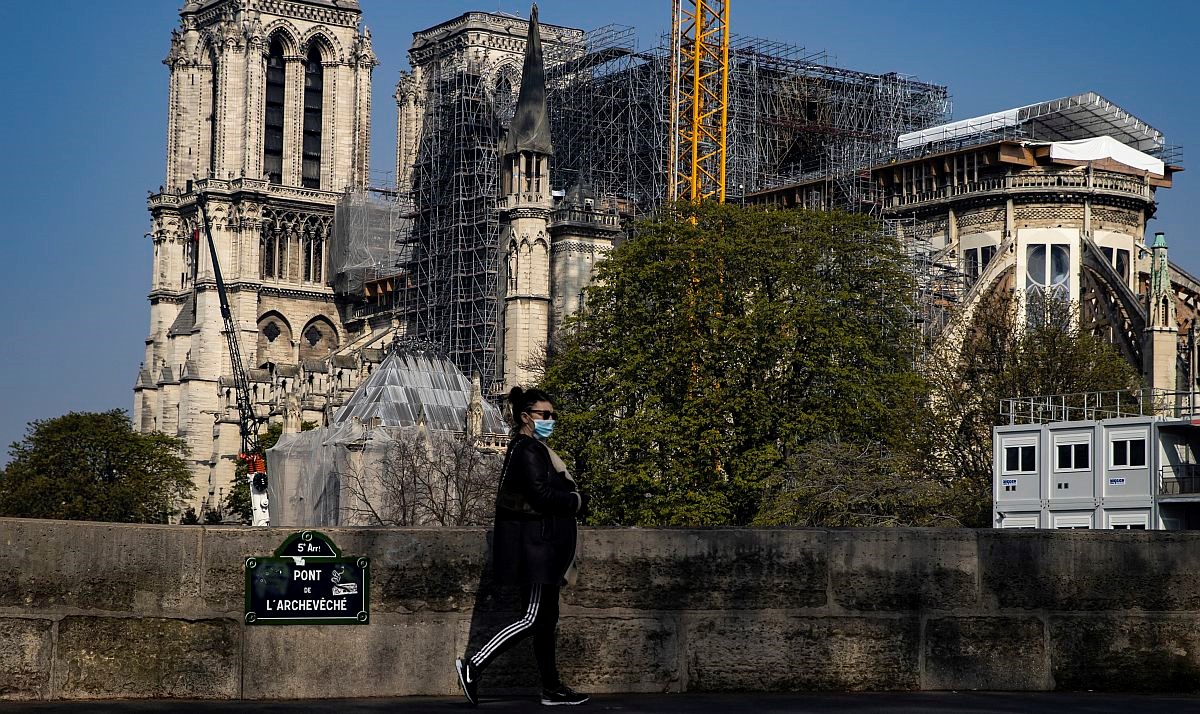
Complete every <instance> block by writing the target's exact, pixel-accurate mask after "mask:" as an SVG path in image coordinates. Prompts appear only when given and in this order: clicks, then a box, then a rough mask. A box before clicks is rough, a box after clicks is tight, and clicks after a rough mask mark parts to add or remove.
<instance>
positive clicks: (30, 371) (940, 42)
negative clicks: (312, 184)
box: [0, 0, 1200, 463]
mask: <svg viewBox="0 0 1200 714" xmlns="http://www.w3.org/2000/svg"><path fill="white" fill-rule="evenodd" d="M670 5H671V3H670V0H606V1H602V2H581V1H579V0H544V2H543V3H542V4H541V17H542V20H543V21H544V22H548V23H553V24H562V25H570V26H574V27H581V28H584V29H593V28H596V27H599V26H601V25H606V24H610V23H617V24H623V25H632V26H635V27H637V28H638V31H639V36H640V38H641V42H642V44H643V46H650V45H652V44H655V43H656V42H657V38H658V37H659V36H660V34H661V33H662V32H663V31H664V30H666V29H667V28H668V27H669V20H670V17H669V16H670ZM181 6H182V0H112V1H107V0H106V1H103V2H102V1H100V0H54V2H52V3H51V4H49V5H42V4H41V3H31V2H11V3H6V4H5V17H6V18H7V20H6V21H7V23H8V26H9V27H10V28H16V29H17V30H18V31H15V32H10V33H9V34H8V36H7V37H6V39H5V41H4V42H3V43H0V59H2V60H3V61H2V66H3V67H4V68H5V72H4V75H3V76H4V84H5V85H6V86H7V87H8V89H7V90H6V91H5V97H4V101H3V104H2V105H0V106H2V108H3V110H2V111H0V142H3V144H2V149H3V152H2V153H0V160H2V162H3V167H4V170H3V171H2V172H0V182H3V183H2V185H0V201H3V205H2V208H3V210H0V298H2V304H3V310H0V446H2V447H6V446H7V445H8V444H9V443H11V442H12V441H14V440H16V439H19V438H20V437H21V435H22V433H23V431H24V426H25V423H26V422H28V421H30V420H32V419H41V418H48V417H54V416H58V415H60V414H63V413H65V412H67V411H71V410H104V409H111V408H117V407H120V408H125V409H129V410H132V404H133V391H132V389H133V382H134V379H135V377H136V376H137V369H138V364H139V362H140V361H141V359H142V355H143V354H144V339H145V336H146V333H147V330H148V326H149V307H148V303H147V302H146V293H147V292H148V290H149V285H150V260H151V244H150V241H149V239H148V238H146V237H145V235H144V234H145V233H146V231H147V230H148V229H149V225H150V224H149V214H148V213H147V211H146V203H145V199H146V192H147V191H148V190H151V189H154V190H157V188H158V186H159V185H160V184H162V183H163V173H164V171H165V166H166V158H165V146H166V102H167V69H166V67H165V66H164V65H162V64H161V60H162V58H163V57H164V56H166V54H167V49H168V46H169V41H170V34H171V29H172V28H173V27H175V26H176V24H177V23H178V19H179V18H178V10H179V8H180V7H181ZM362 6H363V11H364V17H365V22H366V24H367V25H368V26H369V27H370V28H371V30H372V34H373V37H374V40H375V50H376V52H377V54H378V55H379V59H380V60H381V62H382V64H381V66H379V67H378V68H376V70H375V81H374V88H375V94H374V103H373V107H374V116H373V131H374V137H373V142H372V143H373V145H372V150H371V155H372V165H373V166H374V167H375V169H374V171H375V172H376V173H377V174H378V175H380V176H382V175H383V174H384V173H387V172H390V171H391V167H392V166H393V165H394V161H395V158H394V155H395V120H396V119H395V117H396V107H395V102H394V101H393V100H392V98H391V95H392V91H393V89H394V87H395V83H396V79H397V72H398V71H399V70H400V69H402V68H405V67H406V66H407V57H406V51H407V49H408V44H409V42H410V40H411V33H412V32H414V31H416V30H419V29H422V28H425V27H429V26H431V25H434V24H437V23H438V22H441V21H443V20H446V19H449V18H452V17H455V16H457V15H458V14H461V13H462V12H465V11H468V10H487V11H495V10H502V11H505V12H510V13H519V14H521V15H522V16H523V15H525V14H526V13H527V12H528V7H527V5H526V4H524V3H514V2H512V0H502V2H495V0H491V1H490V2H489V1H488V0H482V1H481V2H477V3H471V2H460V1H459V0H453V1H451V0H438V1H437V2H423V3H422V2H412V1H411V0H362ZM731 8H732V9H731V26H732V28H733V31H734V32H736V33H738V34H742V35H752V36H758V37H765V38H769V39H773V40H780V41H785V42H789V43H792V44H796V45H802V46H804V47H807V48H809V49H813V50H817V49H824V50H826V51H828V52H829V54H830V55H831V57H832V59H833V60H834V61H835V62H836V63H837V64H838V65H840V66H842V67H847V68H850V69H857V70H863V71H868V72H889V71H896V72H901V73H905V74H912V75H916V76H917V77H918V78H919V79H922V80H925V81H929V82H936V83H939V84H945V85H948V86H949V87H950V92H951V94H952V95H953V98H954V114H955V117H956V118H963V117H968V116H974V115H977V114H983V113H987V112H992V111H997V110H1000V109H1006V108H1009V107H1015V106H1019V105H1023V104H1030V103H1033V102H1037V101H1042V100H1046V99H1053V98H1057V97H1062V96H1067V95H1070V94H1075V93H1077V92H1081V91H1088V90H1091V91H1095V92H1098V93H1100V94H1102V95H1104V96H1105V97H1107V98H1109V99H1111V100H1112V101H1114V102H1116V103H1118V104H1120V105H1121V106H1122V107H1124V108H1125V109H1127V110H1129V111H1131V112H1132V113H1134V114H1136V115H1137V116H1138V117H1140V118H1142V119H1143V120H1145V121H1147V122H1148V123H1150V124H1151V125H1153V126H1155V127H1157V128H1158V129H1160V130H1161V131H1163V132H1164V134H1165V135H1166V137H1167V141H1168V142H1169V143H1174V144H1181V145H1183V147H1184V164H1185V166H1186V165H1189V164H1192V163H1193V162H1192V161H1189V156H1195V157H1197V163H1195V166H1196V168H1195V169H1194V170H1192V171H1187V172H1185V173H1183V174H1180V175H1178V176H1177V177H1176V186H1175V188H1173V189H1171V190H1169V191H1160V192H1159V196H1160V205H1159V217H1158V218H1157V219H1156V220H1155V221H1153V222H1152V223H1151V224H1150V229H1151V230H1152V231H1153V230H1164V231H1166V232H1167V237H1168V242H1169V244H1170V246H1171V257H1172V259H1173V260H1175V261H1177V262H1178V263H1179V264H1181V265H1182V266H1183V267H1185V268H1187V269H1189V270H1191V271H1193V272H1198V273H1200V242H1198V241H1197V237H1198V236H1197V232H1196V231H1195V230H1194V229H1193V226H1194V224H1195V221H1194V217H1195V215H1196V207H1197V206H1198V205H1200V188H1198V187H1200V92H1198V91H1197V88H1198V86H1200V80H1198V77H1200V53H1198V52H1197V45H1198V44H1200V10H1197V9H1196V5H1195V4H1194V3H1192V2H1185V1H1183V0H1178V1H1172V2H1147V3H1142V4H1131V3H1129V2H1110V1H1108V0H1094V1H1084V0H1075V1H1068V0H1062V1H1060V2H1045V0H1036V1H1032V0H1010V1H1009V2H1004V3H978V2H960V1H952V0H945V1H927V2H911V1H910V2H898V1H897V0H859V1H858V2H854V3H846V2H786V1H784V0H731ZM0 451H2V452H3V453H0V463H4V462H6V461H7V459H8V456H7V453H6V452H7V450H6V448H5V449H0Z"/></svg>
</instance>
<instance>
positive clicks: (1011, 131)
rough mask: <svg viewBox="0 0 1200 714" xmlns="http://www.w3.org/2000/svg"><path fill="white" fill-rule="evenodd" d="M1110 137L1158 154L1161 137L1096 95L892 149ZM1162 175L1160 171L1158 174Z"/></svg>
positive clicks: (913, 139) (938, 132)
mask: <svg viewBox="0 0 1200 714" xmlns="http://www.w3.org/2000/svg"><path fill="white" fill-rule="evenodd" d="M1099 136H1108V137H1112V138H1113V139H1115V140H1116V141H1118V142H1120V143H1121V144H1123V145H1125V146H1127V147H1129V148H1132V149H1136V150H1138V151H1141V152H1154V151H1160V150H1161V149H1162V148H1163V135H1162V132H1160V131H1159V130H1157V129H1155V128H1154V127H1152V126H1150V125H1149V124H1147V123H1146V122H1144V121H1142V120H1141V119H1138V118H1137V117H1135V116H1133V115H1132V114H1130V113H1129V112H1127V111H1125V110H1124V109H1122V108H1121V107H1119V106H1117V105H1116V104H1113V103H1112V102H1110V101H1109V100H1107V99H1105V98H1104V97H1102V96H1100V95H1099V94H1096V93H1095V92H1084V93H1082V94H1076V95H1073V96H1070V97H1063V98H1061V99H1052V100H1050V101H1047V102H1039V103H1037V104H1028V105H1026V106H1023V107H1016V108H1014V109H1006V110H1004V111H1000V112H993V113H991V114H985V115H983V116H979V117H972V118H970V119H961V120H959V121H954V122H950V123H949V124H942V125H939V126H934V127H930V128H928V129H921V130H920V131H913V132H909V133H907V134H901V135H900V137H899V138H898V139H897V140H896V148H897V149H908V148H913V147H920V146H925V145H927V144H940V143H943V142H955V143H959V144H964V145H973V144H979V143H985V142H988V141H994V140H996V139H998V138H1025V139H1031V140H1035V141H1046V142H1055V141H1076V140H1079V139H1092V138H1095V137H1099ZM1160 173H1161V172H1160Z"/></svg>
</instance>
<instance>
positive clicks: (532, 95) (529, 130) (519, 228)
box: [498, 5, 554, 389]
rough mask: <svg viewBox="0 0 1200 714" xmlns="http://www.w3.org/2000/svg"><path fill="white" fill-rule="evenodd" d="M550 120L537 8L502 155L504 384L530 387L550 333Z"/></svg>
mask: <svg viewBox="0 0 1200 714" xmlns="http://www.w3.org/2000/svg"><path fill="white" fill-rule="evenodd" d="M553 155H554V147H553V146H552V144H551V141H550V121H549V118H548V116H547V114H546V80H545V72H544V67H543V65H542V43H541V35H540V34H539V32H538V21H537V6H536V5H535V6H534V7H533V10H532V12H531V14H530V19H529V38H528V39H527V40H526V42H525V63H524V69H523V71H522V73H521V93H520V95H519V96H518V98H517V110H516V113H515V114H514V115H513V120H512V125H511V126H510V127H509V130H508V134H507V136H506V137H505V139H504V146H503V150H502V151H501V155H500V193H501V195H502V197H503V198H502V201H503V203H502V204H501V218H500V220H501V226H502V227H501V232H500V244H501V246H503V249H504V251H505V256H506V270H505V275H506V277H507V281H506V284H505V295H504V321H503V329H502V330H501V333H500V334H501V340H502V341H503V343H504V349H503V351H502V353H501V354H502V360H501V362H500V365H499V370H498V371H499V372H500V373H501V374H502V375H503V376H502V379H501V380H500V381H501V384H502V387H503V388H505V389H507V388H510V387H512V386H514V385H517V384H521V385H524V386H532V385H531V384H530V382H531V381H532V380H531V375H530V371H531V370H530V367H531V366H532V364H533V363H534V361H535V360H536V359H537V350H538V349H539V345H541V344H544V343H545V341H546V337H547V335H548V334H549V331H550V236H549V232H548V228H549V221H550V208H551V196H550V157H551V156H553Z"/></svg>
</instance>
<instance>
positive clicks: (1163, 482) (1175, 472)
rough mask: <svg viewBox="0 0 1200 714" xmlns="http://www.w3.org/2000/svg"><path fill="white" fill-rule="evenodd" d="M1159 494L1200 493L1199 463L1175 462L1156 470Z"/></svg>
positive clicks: (1180, 494)
mask: <svg viewBox="0 0 1200 714" xmlns="http://www.w3.org/2000/svg"><path fill="white" fill-rule="evenodd" d="M1158 493H1159V495H1160V496H1186V495H1192V494H1198V495H1200V464H1176V465H1174V466H1163V467H1162V468H1160V469H1159V470H1158Z"/></svg>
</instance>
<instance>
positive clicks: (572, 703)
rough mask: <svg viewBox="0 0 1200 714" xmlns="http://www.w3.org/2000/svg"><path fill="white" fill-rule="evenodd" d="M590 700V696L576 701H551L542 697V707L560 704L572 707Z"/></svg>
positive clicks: (558, 705)
mask: <svg viewBox="0 0 1200 714" xmlns="http://www.w3.org/2000/svg"><path fill="white" fill-rule="evenodd" d="M590 700H591V697H588V698H587V699H584V700H582V701H578V702H552V701H550V700H549V699H543V700H542V706H544V707H561V706H567V707H573V706H576V705H578V704H586V703H588V701H590Z"/></svg>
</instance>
